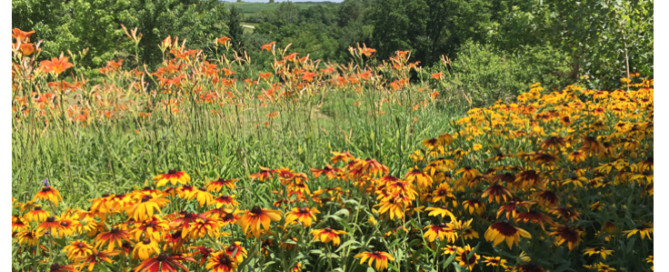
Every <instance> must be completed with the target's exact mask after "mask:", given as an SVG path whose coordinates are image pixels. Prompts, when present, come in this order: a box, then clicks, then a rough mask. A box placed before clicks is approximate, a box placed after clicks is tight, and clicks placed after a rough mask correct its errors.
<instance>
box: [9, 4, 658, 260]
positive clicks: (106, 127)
mask: <svg viewBox="0 0 669 272" xmlns="http://www.w3.org/2000/svg"><path fill="white" fill-rule="evenodd" d="M263 5H264V4H263ZM26 35H29V34H26ZM16 39H17V40H16V42H17V43H18V42H19V39H20V36H17V38H16ZM219 41H221V44H219V48H218V51H217V52H220V53H219V54H218V55H215V56H209V57H208V58H207V59H204V58H203V55H202V54H198V50H190V49H189V48H185V47H182V44H180V43H178V42H176V41H174V42H171V41H166V42H165V43H164V44H163V45H162V46H164V50H165V52H166V54H165V59H164V62H163V64H162V65H160V66H159V67H158V68H157V69H156V70H153V71H147V70H145V69H144V68H142V67H128V66H127V65H123V64H122V61H121V60H117V61H112V62H109V63H108V65H107V66H106V67H103V68H101V69H100V70H99V74H98V75H97V76H96V78H95V81H94V82H99V83H95V84H92V83H90V82H92V80H91V79H89V78H83V77H82V76H80V75H77V74H74V73H70V72H71V71H72V70H74V69H72V67H76V66H75V65H76V64H73V62H74V61H73V59H70V58H67V57H55V58H52V59H49V60H47V61H42V62H37V61H35V55H34V54H28V53H31V52H29V51H25V50H24V49H22V47H20V46H15V47H16V48H15V49H14V51H13V58H14V59H13V64H12V84H13V85H12V87H13V88H12V95H13V102H12V107H13V133H12V151H13V153H12V156H13V162H14V163H13V164H12V197H13V198H12V203H13V208H12V212H13V213H12V214H13V216H12V230H13V233H12V237H13V247H12V256H13V261H12V265H13V269H14V270H16V271H31V270H32V269H37V270H47V269H48V270H50V271H73V270H77V269H90V270H92V271H130V270H133V271H159V270H158V269H159V268H161V267H162V269H163V271H166V270H168V269H174V270H178V271H181V270H183V271H186V270H189V271H236V270H239V271H259V270H262V271H374V270H376V271H383V270H389V271H410V270H416V271H547V270H550V271H584V270H587V271H645V270H648V269H650V268H651V267H652V266H653V241H652V239H651V238H652V235H653V226H652V222H653V118H652V116H653V105H654V104H653V81H652V80H647V79H645V78H643V77H641V76H640V75H633V77H632V78H629V79H628V78H625V79H622V80H621V88H620V90H615V91H598V90H588V89H584V88H581V87H579V86H565V87H564V88H563V89H561V90H559V91H552V92H549V91H547V90H544V89H543V88H542V87H541V84H540V83H536V84H533V85H531V86H528V87H527V89H526V90H523V91H522V92H521V93H519V94H518V95H511V96H512V97H513V99H508V100H507V99H505V100H500V101H498V102H497V103H495V104H492V105H487V106H486V107H483V108H471V107H470V104H469V102H468V101H469V98H467V97H466V96H464V95H463V94H462V93H460V92H449V91H447V90H449V88H446V86H447V84H448V82H445V80H444V78H445V77H444V73H448V71H439V70H434V69H427V68H425V69H423V68H421V67H419V66H417V64H416V63H414V62H412V60H411V59H410V58H409V54H408V52H405V51H398V52H396V54H395V56H393V57H391V58H390V59H387V60H377V59H375V58H374V52H375V51H374V49H371V48H367V47H357V48H352V50H351V54H352V56H351V59H352V61H351V62H350V63H347V64H332V63H328V64H325V63H322V62H320V61H319V60H312V59H309V58H308V57H303V56H302V55H300V54H299V53H298V52H290V51H284V50H281V49H280V48H275V46H274V45H273V44H271V43H270V44H267V45H264V46H263V47H262V49H261V50H262V53H263V54H264V55H263V57H264V59H260V60H252V61H266V62H268V63H270V64H271V67H272V69H268V70H267V71H256V70H254V68H253V67H255V66H253V65H251V63H249V60H246V59H244V58H243V57H241V56H238V55H237V54H236V52H233V51H232V50H231V49H230V47H229V46H230V44H229V42H227V41H226V39H220V40H219ZM21 42H27V41H26V40H21ZM412 73H415V74H417V75H418V76H416V77H415V78H413V79H412V78H411V74H412ZM506 96H510V95H509V94H505V97H506ZM547 249H549V250H547Z"/></svg>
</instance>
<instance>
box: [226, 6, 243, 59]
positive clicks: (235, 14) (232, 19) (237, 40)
mask: <svg viewBox="0 0 669 272" xmlns="http://www.w3.org/2000/svg"><path fill="white" fill-rule="evenodd" d="M228 33H229V35H230V39H231V42H232V46H233V48H235V49H237V50H240V49H242V48H244V43H243V39H242V38H243V36H244V29H243V28H242V11H241V9H240V8H238V7H236V6H232V7H231V8H230V16H229V20H228Z"/></svg>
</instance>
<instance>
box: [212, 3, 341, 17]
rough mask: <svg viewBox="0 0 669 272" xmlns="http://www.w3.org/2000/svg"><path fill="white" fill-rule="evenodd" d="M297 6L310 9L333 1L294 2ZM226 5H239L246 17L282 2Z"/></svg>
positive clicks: (227, 4)
mask: <svg viewBox="0 0 669 272" xmlns="http://www.w3.org/2000/svg"><path fill="white" fill-rule="evenodd" d="M292 4H294V5H295V6H297V7H298V8H300V9H308V8H310V7H314V6H319V5H332V4H333V3H329V2H328V3H324V2H292ZM223 5H224V6H234V7H238V8H240V9H241V10H242V14H243V15H244V18H248V17H249V16H251V15H253V14H254V13H257V12H259V11H262V10H274V9H277V8H278V7H279V5H281V3H272V4H270V3H248V2H246V3H245V2H241V3H237V2H223Z"/></svg>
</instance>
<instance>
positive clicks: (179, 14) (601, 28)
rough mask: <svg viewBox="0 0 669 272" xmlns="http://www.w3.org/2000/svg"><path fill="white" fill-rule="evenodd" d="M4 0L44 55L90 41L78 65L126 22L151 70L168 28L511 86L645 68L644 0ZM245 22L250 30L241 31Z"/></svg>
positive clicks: (95, 56) (648, 53)
mask: <svg viewBox="0 0 669 272" xmlns="http://www.w3.org/2000/svg"><path fill="white" fill-rule="evenodd" d="M12 5H13V6H12V24H13V27H18V28H21V29H23V30H35V31H36V32H37V34H36V36H37V37H38V38H39V39H43V40H45V41H46V42H45V43H44V44H43V46H42V49H43V51H45V52H46V54H45V55H47V56H55V55H58V54H59V53H60V52H61V51H65V52H66V51H67V50H71V51H78V50H83V49H84V48H89V49H90V51H89V52H88V54H87V57H85V58H84V59H82V60H81V62H82V63H83V64H85V65H88V66H90V67H92V68H93V67H100V66H103V65H104V64H105V63H106V61H108V60H112V59H115V58H123V57H125V56H128V55H131V54H133V52H134V49H133V44H132V42H131V41H130V40H129V39H127V38H125V37H124V32H123V30H122V29H121V28H120V25H121V24H123V25H125V26H127V27H129V28H134V27H137V28H138V30H139V32H140V33H142V35H143V36H142V39H141V41H140V44H139V46H138V51H139V56H140V59H139V60H138V61H140V62H142V63H146V64H148V65H150V66H151V65H156V64H158V63H159V62H160V61H161V59H162V52H161V51H160V50H159V48H158V46H157V45H158V44H159V43H160V41H162V40H163V39H164V38H166V37H167V36H168V35H171V36H172V37H174V36H178V37H179V38H180V39H186V40H187V41H188V42H187V44H188V45H189V47H192V48H200V49H204V50H205V52H211V50H212V49H211V47H212V41H213V40H215V38H218V37H221V36H229V37H230V38H232V42H233V44H234V46H235V48H236V49H237V50H240V51H247V52H248V53H249V55H251V56H252V57H253V56H254V55H255V54H259V50H258V49H259V47H260V46H261V45H262V44H265V43H268V42H270V41H277V45H278V46H280V47H284V46H287V45H288V44H291V48H292V50H293V51H296V52H299V53H300V54H302V55H306V54H310V55H311V56H312V57H313V58H321V59H324V60H326V61H333V62H345V61H348V60H349V57H350V56H349V54H348V50H347V48H348V47H349V46H352V45H355V44H356V43H360V44H362V43H365V44H366V45H367V46H369V47H372V48H375V49H377V54H378V56H377V58H379V59H384V58H387V57H389V56H391V55H392V54H394V52H395V51H396V50H411V51H412V56H411V59H412V60H413V61H420V63H421V65H422V66H424V67H436V66H439V67H441V68H444V67H443V66H444V65H445V66H446V67H445V68H447V69H449V71H450V72H451V75H453V74H456V73H465V72H466V73H469V74H468V75H461V76H458V80H460V81H462V80H464V81H468V80H471V81H484V82H485V81H486V80H488V79H486V78H485V77H500V76H507V74H505V73H503V72H504V71H505V70H511V71H512V73H511V74H510V75H508V76H511V77H512V78H509V79H503V80H504V81H508V82H509V83H510V82H517V81H521V82H523V84H525V83H527V82H529V81H541V82H546V83H547V84H549V85H550V84H555V85H556V86H557V85H559V84H564V83H565V82H585V83H587V84H590V85H591V86H592V87H597V88H615V87H616V86H618V85H619V81H618V79H619V78H621V77H625V76H628V74H629V73H634V72H638V73H641V74H642V75H645V76H649V77H652V75H653V1H649V0H632V1H619V0H581V1H573V0H569V1H548V0H523V1H520V0H492V1H488V0H345V1H343V2H342V3H324V4H322V5H316V6H311V7H309V8H307V9H301V8H300V7H299V6H298V5H299V4H295V3H289V2H284V3H280V4H274V5H276V6H277V7H276V8H274V9H267V10H261V11H259V12H256V13H254V14H252V15H250V16H248V17H246V18H243V15H242V13H241V12H240V10H238V9H237V8H235V7H234V5H230V4H225V5H224V4H223V3H221V2H218V1H216V0H113V1H112V0H68V1H50V0H12ZM90 18H93V19H90ZM241 22H247V23H251V24H254V25H255V26H256V27H255V29H254V30H253V31H244V30H243V29H242V27H241V26H240V24H241ZM444 59H447V60H449V62H448V63H446V64H445V63H444V61H443V60H444ZM481 69H485V70H488V71H499V74H497V75H495V73H492V74H488V75H477V74H476V73H483V72H485V71H480V70H481ZM472 73H474V74H472ZM489 80H492V81H495V79H489ZM496 80H502V79H496ZM472 83H473V82H472ZM503 83H504V82H502V83H501V84H502V85H504V84H503ZM463 84H469V83H467V82H464V83H463ZM490 84H492V85H494V84H498V85H499V84H500V83H499V82H492V83H490ZM519 86H520V85H519ZM468 87H472V86H468ZM505 87H510V88H515V86H505Z"/></svg>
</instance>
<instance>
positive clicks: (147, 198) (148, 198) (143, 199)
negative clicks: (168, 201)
mask: <svg viewBox="0 0 669 272" xmlns="http://www.w3.org/2000/svg"><path fill="white" fill-rule="evenodd" d="M151 198H152V197H151V196H150V195H145V196H143V197H142V202H147V201H149V200H150V199H151Z"/></svg>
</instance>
